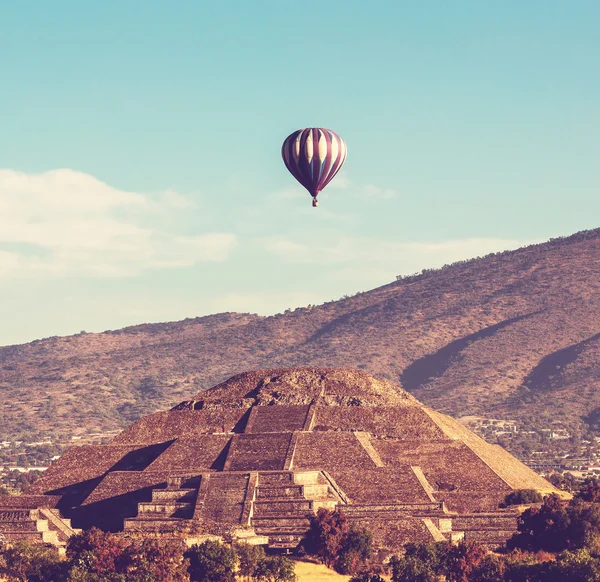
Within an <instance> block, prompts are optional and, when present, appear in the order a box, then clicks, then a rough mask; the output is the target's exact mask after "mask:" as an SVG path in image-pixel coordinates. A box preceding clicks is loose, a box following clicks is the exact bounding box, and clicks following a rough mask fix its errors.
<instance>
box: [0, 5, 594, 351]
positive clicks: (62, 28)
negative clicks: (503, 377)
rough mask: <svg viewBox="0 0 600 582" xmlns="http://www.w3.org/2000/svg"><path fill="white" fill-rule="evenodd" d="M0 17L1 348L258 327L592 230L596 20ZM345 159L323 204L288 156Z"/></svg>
mask: <svg viewBox="0 0 600 582" xmlns="http://www.w3.org/2000/svg"><path fill="white" fill-rule="evenodd" d="M174 4H175V5H173V3H168V2H165V1H163V0H160V1H158V0H155V1H151V0H148V1H146V2H139V1H137V0H136V1H134V0H131V1H128V2H116V1H115V0H112V1H107V2H103V3H101V4H91V3H86V4H82V3H80V2H75V1H74V0H57V1H56V2H53V3H51V4H49V3H48V4H43V3H36V4H35V6H32V5H29V6H27V5H25V4H23V3H12V4H7V3H5V5H2V6H1V7H0V51H1V54H2V55H3V57H2V58H1V59H0V74H1V75H2V76H1V78H2V80H3V83H2V85H3V90H2V91H1V92H0V111H2V113H3V116H2V118H3V127H2V131H0V318H1V320H2V322H3V325H2V327H1V329H0V344H2V345H5V344H11V343H20V342H26V341H31V340H33V339H36V338H40V337H47V336H52V335H65V334H71V333H77V332H79V331H80V330H83V329H85V330H87V331H102V330H105V329H115V328H120V327H123V326H126V325H131V324H135V323H142V322H150V321H165V320H178V319H183V318H185V317H195V316H198V315H206V314H210V313H215V312H220V311H242V312H257V313H260V314H271V313H276V312H281V311H283V310H284V309H286V308H288V307H292V308H293V307H296V306H302V305H307V304H309V303H312V304H315V303H322V302H323V301H327V300H331V299H336V298H339V297H340V296H342V295H344V294H350V293H353V292H356V291H362V290H367V289H371V288H373V287H376V286H378V285H381V284H385V283H388V282H390V281H393V280H394V277H395V276H396V275H398V274H406V273H411V272H415V271H420V270H421V269H424V268H430V267H435V266H441V265H443V264H445V263H450V262H453V261H456V260H460V259H466V258H470V257H474V256H478V255H479V256H480V255H484V254H487V253H489V252H493V251H498V250H504V249H509V248H517V247H519V246H523V245H525V244H528V243H530V242H534V241H540V240H545V239H547V238H550V237H554V236H561V235H568V234H570V233H572V232H575V231H579V230H583V229H587V228H594V227H597V226H598V224H599V221H598V216H599V214H600V197H599V196H598V191H599V187H598V186H599V177H598V159H599V158H600V145H599V143H600V142H599V140H598V135H600V107H599V106H598V103H600V77H599V76H598V75H596V74H594V72H595V70H596V68H597V63H598V61H599V60H600V38H599V37H598V35H597V30H598V29H599V28H600V4H598V3H597V2H594V1H592V0H579V1H576V2H570V3H567V2H560V1H550V2H546V1H545V2H542V1H541V0H533V1H531V2H528V3H526V4H525V5H524V4H523V3H519V2H516V1H515V0H510V1H507V2H503V3H502V4H494V5H492V4H488V3H485V4H484V3H480V2H476V1H475V0H459V1H457V2H453V3H444V2H442V1H441V0H438V1H434V2H430V3H427V4H426V5H424V4H423V5H417V4H409V3H404V2H393V1H391V0H382V1H381V2H377V3H375V4H374V5H373V4H372V5H370V6H367V5H366V4H365V3H364V2H358V1H352V0H348V1H344V2H342V1H341V0H334V1H331V2H327V3H322V2H318V3H317V2H313V1H308V2H304V3H302V4H300V5H297V4H289V3H282V2H277V1H276V0H271V1H266V0H257V1H256V2H253V3H252V4H251V5H250V4H248V3H246V2H242V1H241V0H232V1H230V2H224V3H220V4H219V5H214V3H211V2H204V1H201V2H192V1H191V0H180V1H178V2H176V3H174ZM306 126H325V127H331V128H332V129H334V130H335V131H336V132H337V133H339V134H340V135H341V136H342V137H343V138H344V140H345V141H346V143H347V144H348V159H347V162H346V165H345V167H344V170H343V172H342V173H341V174H340V175H339V176H338V177H336V178H335V180H334V182H333V183H332V184H331V185H330V186H329V187H328V188H327V189H326V190H325V191H324V192H323V194H322V195H321V197H320V206H319V208H318V209H313V208H311V205H310V197H309V196H308V194H306V192H304V191H303V189H302V188H301V187H300V186H299V185H297V183H296V182H295V181H294V180H293V178H292V177H291V176H290V175H289V174H288V173H287V171H286V169H285V167H284V165H283V163H282V161H281V158H280V154H279V150H280V146H281V142H282V141H283V139H284V138H285V137H286V136H287V135H288V134H289V133H290V132H292V131H294V130H296V129H298V128H301V127H306Z"/></svg>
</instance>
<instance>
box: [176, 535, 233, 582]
mask: <svg viewBox="0 0 600 582" xmlns="http://www.w3.org/2000/svg"><path fill="white" fill-rule="evenodd" d="M186 558H188V560H189V562H190V566H189V570H188V571H189V574H190V580H191V582H234V581H235V574H234V571H235V568H236V565H237V556H236V554H235V551H234V550H233V548H230V547H227V546H225V545H224V544H222V543H221V542H217V541H212V540H207V541H205V542H203V543H201V544H199V545H198V544H196V545H193V546H192V547H191V548H190V549H189V550H188V551H187V552H186Z"/></svg>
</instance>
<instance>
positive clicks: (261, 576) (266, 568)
mask: <svg viewBox="0 0 600 582" xmlns="http://www.w3.org/2000/svg"><path fill="white" fill-rule="evenodd" d="M294 570H295V564H294V562H293V561H292V560H290V559H289V558H286V557H285V556H269V557H266V558H263V559H262V560H260V561H259V562H258V564H257V566H256V570H255V571H254V577H255V578H256V580H259V581H260V582H296V579H297V578H296V573H295V571H294Z"/></svg>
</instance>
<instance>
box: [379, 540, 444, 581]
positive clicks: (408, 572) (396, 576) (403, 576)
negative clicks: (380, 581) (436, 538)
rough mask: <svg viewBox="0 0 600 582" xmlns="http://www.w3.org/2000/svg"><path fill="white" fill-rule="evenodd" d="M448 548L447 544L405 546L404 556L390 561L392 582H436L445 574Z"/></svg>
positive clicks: (431, 543) (433, 543) (434, 543)
mask: <svg viewBox="0 0 600 582" xmlns="http://www.w3.org/2000/svg"><path fill="white" fill-rule="evenodd" d="M450 547H451V546H450V544H449V543H448V542H430V543H427V544H413V543H410V544H406V545H405V546H404V549H405V553H404V556H402V557H399V556H394V557H393V558H392V559H391V561H390V565H391V566H392V581H393V582H437V581H438V580H439V577H440V576H441V575H443V574H444V572H445V568H446V560H447V558H448V552H449V551H450Z"/></svg>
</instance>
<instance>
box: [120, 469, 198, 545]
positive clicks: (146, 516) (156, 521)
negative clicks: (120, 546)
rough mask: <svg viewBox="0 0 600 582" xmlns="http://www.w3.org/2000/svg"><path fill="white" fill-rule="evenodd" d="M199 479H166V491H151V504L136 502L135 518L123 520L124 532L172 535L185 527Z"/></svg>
mask: <svg viewBox="0 0 600 582" xmlns="http://www.w3.org/2000/svg"><path fill="white" fill-rule="evenodd" d="M200 479H201V478H200V477H199V476H177V477H168V479H167V487H166V488H162V489H158V488H157V489H153V490H152V500H151V501H143V502H140V503H138V514H137V516H136V517H131V518H126V519H125V520H124V530H125V531H143V532H154V533H174V532H176V531H181V530H182V529H186V528H188V527H189V524H190V520H191V518H192V517H193V515H194V508H195V506H196V498H197V496H198V488H199V486H200Z"/></svg>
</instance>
